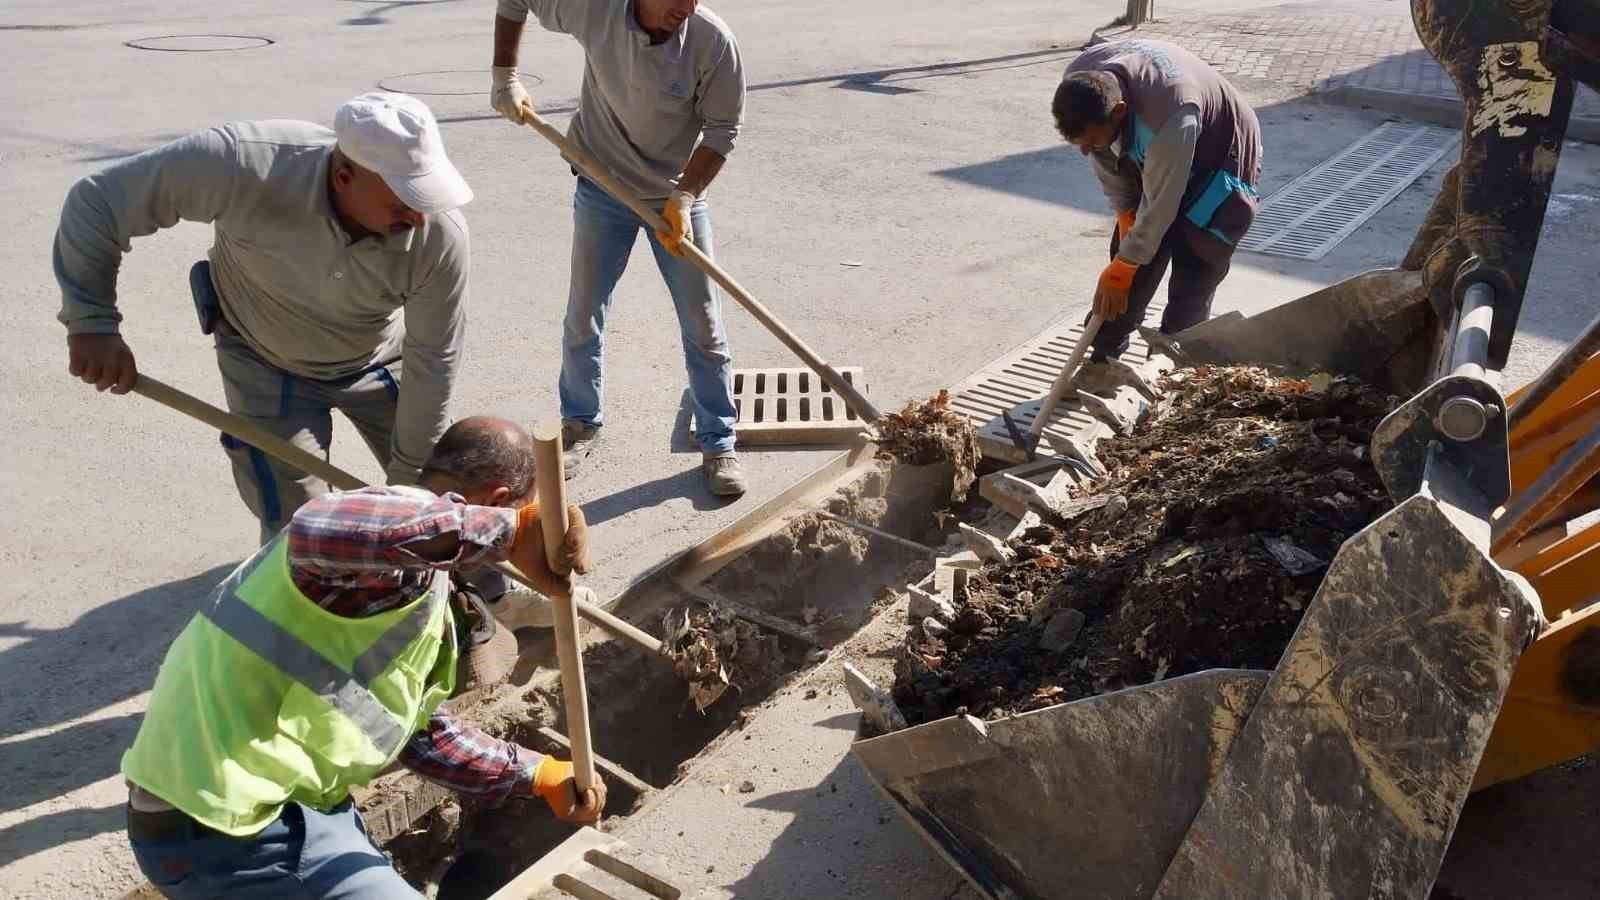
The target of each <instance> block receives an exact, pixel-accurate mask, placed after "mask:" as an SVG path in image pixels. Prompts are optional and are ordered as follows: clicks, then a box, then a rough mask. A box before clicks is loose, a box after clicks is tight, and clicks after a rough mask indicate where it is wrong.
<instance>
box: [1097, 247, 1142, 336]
mask: <svg viewBox="0 0 1600 900" xmlns="http://www.w3.org/2000/svg"><path fill="white" fill-rule="evenodd" d="M1138 271H1139V267H1138V266H1136V265H1134V264H1133V263H1131V262H1128V261H1127V260H1125V259H1123V258H1122V257H1120V256H1117V257H1113V258H1112V259H1111V262H1110V263H1109V264H1108V265H1107V266H1106V267H1105V271H1103V272H1101V273H1100V284H1099V286H1098V287H1096V288H1095V292H1094V309H1095V312H1097V313H1099V314H1100V315H1101V316H1102V317H1104V318H1105V320H1106V321H1108V322H1109V321H1111V320H1112V319H1115V318H1116V317H1117V316H1120V315H1122V314H1123V313H1125V312H1127V311H1128V291H1129V290H1131V289H1132V288H1133V276H1134V275H1135V274H1137V273H1138Z"/></svg>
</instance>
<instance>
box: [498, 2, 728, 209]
mask: <svg viewBox="0 0 1600 900" xmlns="http://www.w3.org/2000/svg"><path fill="white" fill-rule="evenodd" d="M530 12H531V13H533V14H534V15H535V16H537V17H538V19H539V24H540V25H543V26H544V27H545V28H546V29H548V30H550V31H554V32H558V33H561V34H570V35H572V36H573V37H574V38H576V39H577V41H578V43H579V44H581V45H582V46H583V52H584V58H585V60H586V63H585V65H584V70H583V91H582V94H581V95H580V97H579V99H578V113H577V115H575V116H573V119H572V126H571V128H570V129H569V130H568V134H567V136H568V137H569V138H571V139H572V140H573V142H575V143H576V144H577V145H578V147H579V149H581V150H583V151H585V152H586V153H588V154H589V155H590V156H592V157H594V158H595V160H596V161H598V162H599V163H600V165H601V166H603V167H604V168H606V169H609V170H610V171H611V172H612V173H613V174H615V175H616V176H617V177H618V178H619V179H621V181H622V183H623V184H624V185H626V186H627V187H628V189H629V190H631V191H633V192H634V194H635V195H636V196H638V197H639V198H640V199H643V200H661V199H664V198H665V197H666V196H667V195H668V194H670V193H672V190H673V188H675V187H677V184H678V177H679V176H680V175H681V174H683V167H684V165H685V164H686V163H688V161H689V156H690V154H692V153H693V152H694V149H695V147H697V146H699V145H701V144H704V145H705V146H706V147H707V148H709V149H711V150H715V151H716V152H717V153H719V154H721V155H722V156H724V157H725V156H727V155H728V154H730V153H732V152H733V145H734V142H735V141H737V140H738V138H739V126H740V125H741V124H742V123H743V121H744V93H745V91H744V68H743V67H742V66H741V65H740V61H739V45H738V44H737V43H736V42H735V41H734V38H733V32H732V31H731V30H729V28H728V26H727V25H726V24H724V23H723V21H722V20H721V19H719V18H717V16H716V14H715V13H713V12H712V11H711V10H709V9H707V8H706V7H705V6H701V7H699V8H698V9H697V10H696V11H695V14H694V15H692V16H690V17H689V18H688V20H687V21H685V22H684V23H683V25H682V27H680V28H679V29H678V30H677V31H676V32H675V33H673V35H672V36H671V37H669V38H668V39H667V40H665V41H663V42H662V43H660V44H651V43H650V35H649V34H647V33H646V32H645V31H644V29H642V28H640V27H639V23H638V22H637V21H636V20H635V19H634V15H633V3H632V0H499V7H498V14H499V16H500V17H501V18H503V19H510V20H512V21H514V22H525V21H527V19H528V14H529V13H530Z"/></svg>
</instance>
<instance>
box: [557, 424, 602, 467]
mask: <svg viewBox="0 0 1600 900" xmlns="http://www.w3.org/2000/svg"><path fill="white" fill-rule="evenodd" d="M599 445H600V426H599V425H590V424H588V423H585V422H579V421H578V420H576V419H562V420H561V446H562V447H563V448H564V449H563V450H562V453H561V475H562V477H563V478H571V477H572V476H573V474H574V473H575V472H577V471H578V467H579V466H580V465H582V464H583V461H584V460H586V459H588V458H589V454H591V453H593V452H594V450H595V448H596V447H598V446H599Z"/></svg>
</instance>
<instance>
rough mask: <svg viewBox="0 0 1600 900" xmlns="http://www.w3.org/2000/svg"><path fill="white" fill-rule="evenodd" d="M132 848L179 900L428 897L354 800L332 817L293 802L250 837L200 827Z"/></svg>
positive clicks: (150, 874)
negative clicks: (370, 832) (375, 835)
mask: <svg viewBox="0 0 1600 900" xmlns="http://www.w3.org/2000/svg"><path fill="white" fill-rule="evenodd" d="M129 843H131V844H132V845H133V856H134V859H136V860H138V862H139V868H140V870H142V871H143V872H144V875H145V877H146V878H148V879H150V883H151V884H153V885H155V887H156V889H157V890H159V891H161V894H162V896H165V897H170V898H173V900H201V898H212V897H226V898H228V900H258V898H259V900H267V898H279V897H290V898H306V900H311V898H326V900H387V898H401V900H405V898H413V900H416V898H420V897H421V896H422V895H421V894H419V893H417V891H416V890H415V889H414V888H412V887H411V886H410V885H409V884H406V882H405V879H403V878H401V877H400V873H398V872H396V871H395V870H394V867H393V866H391V865H390V864H389V859H388V857H386V856H384V855H383V852H382V851H381V850H379V849H378V848H377V847H375V846H373V843H372V839H371V838H369V837H367V830H366V827H365V826H364V825H362V824H361V816H360V815H359V814H358V813H357V812H356V809H355V804H354V803H352V802H350V801H349V800H346V801H345V802H344V803H342V804H340V805H339V806H337V807H335V808H334V809H333V810H331V811H329V812H326V813H321V812H317V811H316V810H314V809H311V808H309V807H306V806H302V805H300V804H298V803H290V804H289V805H287V806H285V807H284V808H283V813H282V814H281V815H279V816H278V818H277V820H276V821H274V822H273V823H272V824H271V825H268V826H267V827H266V828H264V829H262V830H261V832H260V833H259V834H256V835H253V836H251V837H246V838H235V837H228V836H227V835H224V834H220V833H218V832H214V831H206V830H202V829H199V828H192V829H191V831H190V833H189V834H188V835H187V836H186V837H182V838H177V839H173V840H170V841H139V840H130V841H129Z"/></svg>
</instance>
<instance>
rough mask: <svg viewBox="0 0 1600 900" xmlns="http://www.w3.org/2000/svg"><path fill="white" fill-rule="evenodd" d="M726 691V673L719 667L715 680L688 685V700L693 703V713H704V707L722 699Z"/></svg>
mask: <svg viewBox="0 0 1600 900" xmlns="http://www.w3.org/2000/svg"><path fill="white" fill-rule="evenodd" d="M727 690H728V673H727V671H726V670H725V669H723V668H721V667H720V666H719V667H718V668H717V677H716V680H707V681H700V682H697V683H695V684H691V685H689V699H690V700H693V701H694V709H695V712H702V713H703V712H705V711H706V707H708V706H710V705H711V704H713V703H715V702H717V701H718V700H720V699H722V695H723V694H724V693H726V692H727Z"/></svg>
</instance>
